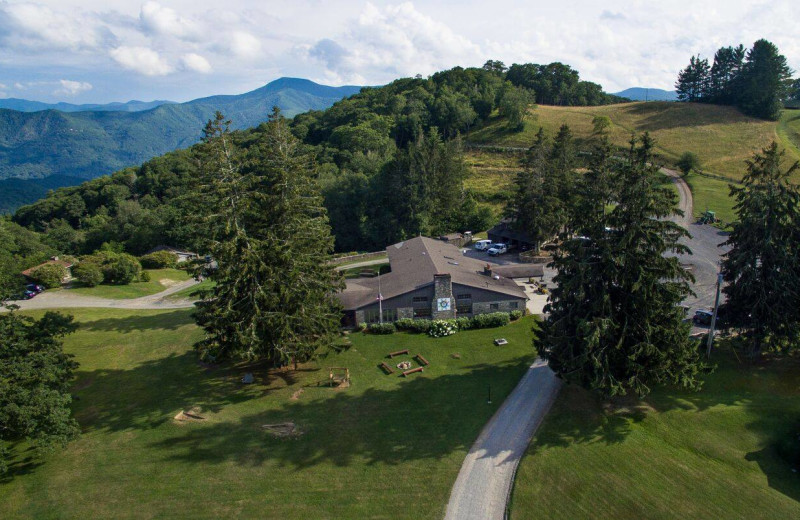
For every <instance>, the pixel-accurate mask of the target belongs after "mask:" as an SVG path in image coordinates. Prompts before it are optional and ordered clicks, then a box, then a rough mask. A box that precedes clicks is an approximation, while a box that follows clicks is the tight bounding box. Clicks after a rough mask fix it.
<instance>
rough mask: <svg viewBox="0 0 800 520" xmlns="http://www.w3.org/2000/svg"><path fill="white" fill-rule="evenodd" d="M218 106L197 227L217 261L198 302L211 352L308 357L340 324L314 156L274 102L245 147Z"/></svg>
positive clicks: (207, 144)
mask: <svg viewBox="0 0 800 520" xmlns="http://www.w3.org/2000/svg"><path fill="white" fill-rule="evenodd" d="M228 125H229V122H228V121H225V119H224V118H223V116H222V115H221V114H219V113H218V114H217V116H216V118H215V119H214V120H213V121H210V122H209V124H208V125H207V126H206V129H205V136H204V139H203V143H202V145H201V146H200V147H199V151H198V159H199V162H200V166H201V167H200V169H201V185H200V186H199V187H198V190H197V193H198V194H199V198H198V200H197V205H196V207H197V211H198V212H202V214H201V218H200V222H199V223H198V224H200V225H199V226H198V227H197V233H198V235H199V236H200V237H201V238H203V237H205V240H204V242H205V244H206V247H207V251H209V253H210V254H211V256H212V257H213V258H214V261H215V262H216V263H217V268H216V269H215V270H213V271H212V273H211V279H212V280H213V281H214V282H216V285H215V287H214V289H213V293H212V294H211V296H210V298H207V299H205V300H204V301H202V302H201V303H199V304H198V311H197V313H196V317H197V321H198V323H199V324H200V325H201V326H202V327H203V329H205V332H206V336H205V338H204V339H203V340H202V341H200V342H199V343H198V344H197V348H198V349H199V350H200V352H201V355H202V356H203V357H204V358H208V359H216V360H221V359H246V360H262V359H263V360H267V361H270V362H273V363H284V362H288V361H294V362H295V363H296V362H298V361H304V360H307V359H309V358H310V357H311V356H312V355H313V354H314V352H315V351H317V349H318V348H320V347H324V346H326V345H328V344H329V343H330V341H331V339H332V337H333V335H334V334H335V333H336V332H337V330H338V322H339V312H338V307H337V305H336V303H335V300H334V297H333V296H334V293H335V292H336V290H337V289H339V288H340V287H341V281H340V280H341V279H340V276H339V275H338V274H337V273H336V272H335V271H334V270H333V268H332V267H331V266H330V265H329V264H327V262H326V260H327V259H328V257H329V254H330V253H331V251H332V249H333V238H332V237H331V234H330V227H329V225H328V219H327V215H326V212H325V209H324V208H323V206H322V199H321V196H320V194H319V190H318V187H317V186H316V184H315V180H314V176H313V171H312V161H311V159H310V157H308V156H307V155H305V154H304V153H303V152H302V151H301V149H300V145H299V143H298V141H297V140H296V139H295V138H294V137H293V136H292V135H291V132H290V130H289V128H288V126H287V124H286V122H285V121H284V119H283V118H282V117H281V116H280V114H279V113H278V111H277V109H275V110H274V111H273V114H272V116H271V117H270V120H269V122H268V123H267V124H266V125H262V127H261V128H260V129H259V132H258V133H257V135H258V137H257V141H256V142H255V143H253V144H251V145H250V146H249V148H247V150H246V151H245V152H243V151H241V150H239V149H238V148H237V147H236V146H235V145H234V144H233V143H232V141H231V134H230V133H229V132H228Z"/></svg>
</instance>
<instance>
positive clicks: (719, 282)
mask: <svg viewBox="0 0 800 520" xmlns="http://www.w3.org/2000/svg"><path fill="white" fill-rule="evenodd" d="M721 287H722V273H719V274H717V296H716V298H715V299H714V314H712V315H711V328H709V329H708V347H707V348H706V357H711V345H712V344H713V343H714V327H715V326H716V325H717V312H719V293H720V288H721Z"/></svg>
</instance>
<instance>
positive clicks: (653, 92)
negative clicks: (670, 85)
mask: <svg viewBox="0 0 800 520" xmlns="http://www.w3.org/2000/svg"><path fill="white" fill-rule="evenodd" d="M614 95H615V96H619V97H624V98H628V99H630V100H631V101H677V100H678V93H677V92H675V91H674V90H662V89H660V88H646V87H632V88H626V89H625V90H623V91H622V92H615V93H614Z"/></svg>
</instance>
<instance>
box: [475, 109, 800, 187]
mask: <svg viewBox="0 0 800 520" xmlns="http://www.w3.org/2000/svg"><path fill="white" fill-rule="evenodd" d="M531 113H532V117H531V119H529V120H528V121H527V122H526V123H525V129H524V130H523V131H522V132H519V133H510V132H508V131H507V130H505V124H504V121H502V120H501V119H499V118H498V119H495V120H494V121H493V122H491V123H490V124H489V125H487V126H485V127H483V128H480V129H478V130H476V131H474V132H471V133H470V134H469V135H468V136H467V138H466V140H467V141H469V142H474V143H483V144H492V145H498V146H519V147H525V148H527V147H528V146H530V145H531V144H532V143H533V140H534V136H535V134H536V132H537V131H538V129H539V127H540V126H542V127H543V128H544V130H545V133H546V134H547V135H549V136H550V137H552V136H554V135H555V134H556V133H557V132H558V128H559V127H560V126H561V125H562V124H567V125H569V127H570V129H571V130H572V132H573V134H574V135H575V137H576V140H577V142H578V144H579V146H581V147H583V146H584V145H585V143H586V141H588V139H590V138H591V135H592V131H593V128H592V119H593V118H594V117H595V116H599V115H600V116H602V115H605V116H608V117H609V118H610V119H611V121H612V123H613V124H612V126H611V127H610V129H609V135H610V137H611V141H612V143H613V144H615V145H617V146H621V147H627V145H628V144H627V143H628V141H629V139H630V136H631V133H632V132H634V133H637V134H639V133H642V132H644V131H649V132H650V134H651V135H652V136H653V137H654V138H655V140H656V150H657V153H658V154H659V155H660V156H661V157H662V158H663V159H664V160H665V161H667V162H668V163H672V162H674V161H675V160H677V159H678V158H679V157H680V155H681V154H682V153H683V152H694V153H696V154H697V155H698V156H699V157H700V161H701V164H702V168H703V171H708V172H709V173H713V174H716V175H721V176H724V177H728V178H731V179H741V177H742V175H744V173H745V163H744V161H745V160H746V159H749V158H750V157H751V156H752V154H753V152H756V151H759V150H761V149H762V148H764V147H766V146H767V145H769V143H770V142H772V141H773V140H778V141H779V143H780V144H781V145H782V146H783V147H786V148H787V152H786V155H787V161H795V160H798V159H800V113H798V111H789V110H787V111H785V112H784V114H783V117H782V119H781V121H780V122H779V123H776V122H774V121H763V120H760V119H754V118H751V117H748V116H745V115H743V114H742V113H741V112H739V111H738V110H737V109H735V108H733V107H726V106H718V105H704V104H697V103H667V102H651V103H625V104H619V105H607V106H600V107H554V106H539V107H537V108H535V109H533V110H532V112H531ZM798 177H800V175H799V176H798Z"/></svg>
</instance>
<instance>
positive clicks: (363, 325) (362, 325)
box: [356, 321, 367, 332]
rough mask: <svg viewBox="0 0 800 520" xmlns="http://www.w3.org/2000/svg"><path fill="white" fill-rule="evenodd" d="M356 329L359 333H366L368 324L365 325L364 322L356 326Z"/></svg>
mask: <svg viewBox="0 0 800 520" xmlns="http://www.w3.org/2000/svg"><path fill="white" fill-rule="evenodd" d="M356 329H357V330H358V331H359V332H364V331H366V330H367V324H366V323H364V322H363V321H362V322H361V323H359V324H358V325H356Z"/></svg>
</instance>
